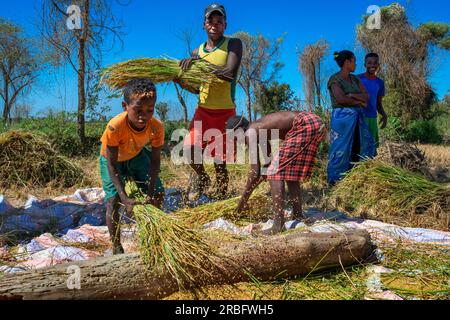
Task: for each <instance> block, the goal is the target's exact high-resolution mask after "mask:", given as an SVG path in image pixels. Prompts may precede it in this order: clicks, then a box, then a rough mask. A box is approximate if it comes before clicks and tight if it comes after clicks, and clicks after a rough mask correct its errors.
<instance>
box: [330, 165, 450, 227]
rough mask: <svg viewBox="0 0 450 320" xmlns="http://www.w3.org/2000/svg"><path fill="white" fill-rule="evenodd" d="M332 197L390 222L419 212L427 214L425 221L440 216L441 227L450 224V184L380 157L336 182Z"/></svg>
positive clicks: (344, 205) (339, 203)
mask: <svg viewBox="0 0 450 320" xmlns="http://www.w3.org/2000/svg"><path fill="white" fill-rule="evenodd" d="M332 198H333V199H334V201H335V202H336V204H337V206H338V207H339V209H341V210H346V211H350V212H352V211H354V212H358V211H360V212H361V211H364V210H366V211H368V212H370V213H371V214H372V215H374V216H375V217H377V218H381V219H382V220H383V221H386V222H392V221H393V219H392V218H393V217H394V216H401V217H409V218H411V219H410V220H414V219H416V218H417V216H415V215H417V214H424V213H426V214H428V215H427V216H426V217H427V219H425V221H424V223H426V224H428V225H430V224H431V222H430V221H427V220H430V218H436V219H437V221H436V222H437V223H436V225H439V226H440V228H443V229H448V226H449V220H450V189H449V188H448V187H447V186H445V185H442V184H439V183H435V182H431V181H429V180H427V179H425V178H424V177H423V176H421V175H418V174H415V173H411V172H408V171H405V170H403V169H401V168H399V167H396V166H393V165H391V164H388V163H385V162H382V161H380V160H376V159H374V160H368V161H366V162H363V163H360V164H359V165H357V166H356V167H355V168H354V169H353V170H352V171H350V172H349V173H348V174H347V175H346V176H345V178H344V179H343V180H342V181H341V182H339V183H338V184H337V185H336V187H335V189H334V191H333V193H332ZM436 219H434V220H436ZM419 226H420V225H419Z"/></svg>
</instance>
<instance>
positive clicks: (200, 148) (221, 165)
mask: <svg viewBox="0 0 450 320" xmlns="http://www.w3.org/2000/svg"><path fill="white" fill-rule="evenodd" d="M226 18H227V16H226V12H225V8H224V7H223V6H222V5H220V4H212V5H210V6H208V7H207V8H206V10H205V20H204V29H205V30H206V33H207V35H208V40H207V41H206V42H205V43H203V44H201V45H200V47H199V48H198V49H196V50H194V52H192V56H191V57H190V58H188V59H184V60H182V61H181V62H180V66H181V68H182V69H183V70H187V69H189V67H190V65H191V63H192V61H193V60H197V59H205V60H207V61H209V62H210V63H212V64H214V65H216V66H218V67H220V68H218V69H217V71H216V72H215V74H216V75H217V76H218V77H219V78H220V79H222V80H225V81H224V82H222V83H220V84H212V85H209V84H204V85H203V86H201V88H200V90H195V89H192V88H190V87H189V86H187V85H186V84H183V83H180V82H178V83H179V84H180V85H181V86H182V87H183V88H184V89H187V90H189V91H190V92H192V93H195V94H199V102H198V107H197V109H196V110H195V115H194V118H193V120H192V122H191V124H190V133H189V135H188V136H187V137H186V139H185V141H184V145H185V149H184V150H185V155H187V156H188V157H189V162H190V165H191V167H192V169H193V170H194V171H195V175H193V176H192V181H190V183H189V188H188V195H189V193H191V194H190V198H191V199H195V198H198V197H199V196H200V195H201V194H203V193H204V192H205V190H206V188H208V186H209V185H210V181H211V180H210V178H209V176H208V174H207V173H206V171H205V168H204V166H203V160H201V159H203V152H204V150H205V148H206V147H207V146H208V145H211V144H213V145H214V148H211V147H210V148H209V149H214V150H212V151H211V153H210V155H211V156H212V157H214V159H215V165H214V166H215V170H216V185H217V196H218V197H219V198H224V197H225V196H226V193H227V189H228V180H229V179H228V171H227V167H226V159H227V154H226V150H227V149H226V144H225V141H226V138H225V136H223V137H222V139H218V141H217V143H216V144H215V139H214V137H212V138H208V137H209V134H208V133H206V132H207V131H209V130H215V131H216V132H220V133H221V134H223V135H225V133H226V123H227V120H228V119H229V118H231V117H234V116H236V104H235V91H236V78H237V74H238V71H239V67H240V65H241V60H242V52H243V48H242V42H241V40H240V39H234V38H228V37H225V36H224V33H225V29H226V27H227V22H226ZM209 132H210V133H211V132H213V131H209ZM205 133H206V135H205ZM220 140H222V142H221V141H220ZM196 154H197V155H198V154H200V155H201V156H200V157H198V156H197V157H196V156H195V155H196ZM229 157H230V155H228V158H229ZM199 158H200V161H195V160H197V159H199Z"/></svg>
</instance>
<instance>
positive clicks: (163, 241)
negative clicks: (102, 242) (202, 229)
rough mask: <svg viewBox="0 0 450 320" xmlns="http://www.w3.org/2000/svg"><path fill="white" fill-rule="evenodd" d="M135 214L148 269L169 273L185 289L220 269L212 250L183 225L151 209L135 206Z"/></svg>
mask: <svg viewBox="0 0 450 320" xmlns="http://www.w3.org/2000/svg"><path fill="white" fill-rule="evenodd" d="M140 200H142V198H141V199H140ZM133 212H134V217H135V219H136V223H137V230H138V231H137V232H138V236H139V248H140V253H141V257H142V259H143V261H144V263H145V264H146V265H147V266H148V267H149V268H156V269H157V270H160V271H163V270H166V271H168V272H169V273H170V274H171V275H172V276H173V277H174V279H176V281H177V283H178V285H179V286H180V287H184V284H185V283H186V282H188V283H191V284H193V283H199V281H200V280H201V279H198V278H197V279H195V278H196V277H197V276H200V275H202V274H210V272H211V271H208V270H213V268H214V267H218V264H217V260H216V258H217V255H216V253H215V250H214V249H213V248H212V246H211V245H209V244H208V243H207V242H206V241H205V240H204V239H203V238H202V236H201V235H200V234H199V233H198V232H197V231H195V230H192V229H190V228H188V227H187V226H186V225H185V224H184V223H183V222H182V221H180V220H178V219H176V218H175V217H174V216H171V215H168V214H166V213H164V212H163V211H161V210H159V209H157V208H155V207H153V206H151V205H139V206H136V207H135V208H134V211H133Z"/></svg>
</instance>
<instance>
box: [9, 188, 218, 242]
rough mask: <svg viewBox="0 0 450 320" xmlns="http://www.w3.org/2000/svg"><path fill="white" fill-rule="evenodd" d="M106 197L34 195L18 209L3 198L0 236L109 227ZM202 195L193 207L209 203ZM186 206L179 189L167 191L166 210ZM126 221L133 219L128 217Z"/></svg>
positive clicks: (97, 192) (96, 191)
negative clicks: (41, 196) (52, 197)
mask: <svg viewBox="0 0 450 320" xmlns="http://www.w3.org/2000/svg"><path fill="white" fill-rule="evenodd" d="M104 197H105V194H104V192H103V190H102V189H100V188H91V189H81V190H77V191H76V192H75V193H74V194H73V195H69V196H62V197H58V198H55V199H51V200H38V199H36V198H35V197H33V196H30V197H29V199H28V201H27V202H26V203H25V205H24V206H22V207H20V208H15V207H13V206H11V205H10V204H9V203H8V201H7V200H6V199H5V197H3V196H1V195H0V234H7V233H14V234H16V235H22V234H25V235H27V234H31V235H34V234H43V233H46V232H51V233H52V234H57V235H63V234H66V233H67V231H68V230H69V229H74V228H76V227H80V226H83V225H85V224H89V225H91V226H103V225H105V224H106V207H105V205H104V203H103V200H104ZM209 201H210V199H209V198H208V197H206V196H202V197H201V198H200V199H199V200H198V201H197V202H195V203H192V204H191V205H192V206H198V205H200V204H204V203H207V202H209ZM182 206H183V196H182V192H181V191H180V190H177V189H168V190H166V196H165V199H164V207H163V209H164V211H165V212H173V211H176V210H178V209H180V208H181V207H182ZM124 219H125V221H126V222H130V220H129V219H127V218H124Z"/></svg>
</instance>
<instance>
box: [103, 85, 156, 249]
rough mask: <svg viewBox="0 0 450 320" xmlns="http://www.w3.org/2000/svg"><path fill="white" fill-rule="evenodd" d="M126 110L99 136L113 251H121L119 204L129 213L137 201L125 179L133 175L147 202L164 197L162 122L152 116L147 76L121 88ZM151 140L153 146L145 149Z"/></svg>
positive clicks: (151, 87) (151, 92)
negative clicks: (161, 173)
mask: <svg viewBox="0 0 450 320" xmlns="http://www.w3.org/2000/svg"><path fill="white" fill-rule="evenodd" d="M123 92H124V101H123V102H122V106H123V108H124V110H125V112H123V113H121V114H119V115H118V116H116V117H114V118H113V119H112V120H111V121H110V122H109V123H108V125H107V127H106V130H105V132H104V133H103V136H102V138H101V141H102V149H101V155H100V173H101V177H102V184H103V190H104V191H105V194H106V196H105V201H106V223H107V225H108V230H109V234H110V236H111V241H112V243H113V253H114V254H121V253H124V250H123V247H122V245H121V243H120V216H119V207H120V205H123V206H124V207H125V209H126V211H127V213H128V214H129V215H131V214H132V212H133V207H134V206H135V205H136V204H137V203H136V201H135V200H132V199H130V198H129V197H128V196H127V194H126V193H125V188H124V184H125V180H126V179H127V178H131V179H133V180H134V181H135V182H136V184H137V185H138V187H139V188H140V189H141V190H142V191H143V192H144V193H145V194H147V201H146V202H147V203H149V204H152V205H154V206H156V207H158V208H161V207H162V203H163V200H164V187H163V185H162V183H161V180H160V179H159V171H160V165H161V149H162V147H163V145H164V126H163V124H162V122H160V121H159V120H157V119H156V118H154V117H153V112H154V107H155V103H156V87H155V85H154V84H153V83H152V82H151V80H150V79H147V78H139V79H133V80H131V81H130V82H129V83H128V85H127V86H126V87H125V89H124V91H123ZM149 144H151V146H152V150H151V151H150V150H149V149H147V147H146V146H147V145H149Z"/></svg>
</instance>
